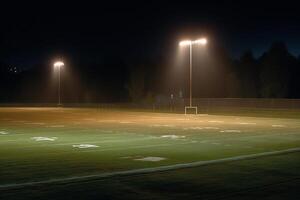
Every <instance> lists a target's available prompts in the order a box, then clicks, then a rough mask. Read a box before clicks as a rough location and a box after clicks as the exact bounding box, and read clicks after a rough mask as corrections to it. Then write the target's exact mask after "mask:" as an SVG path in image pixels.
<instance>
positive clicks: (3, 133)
mask: <svg viewBox="0 0 300 200" xmlns="http://www.w3.org/2000/svg"><path fill="white" fill-rule="evenodd" d="M0 135H8V132H7V131H0Z"/></svg>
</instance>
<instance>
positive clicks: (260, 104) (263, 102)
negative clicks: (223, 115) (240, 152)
mask: <svg viewBox="0 0 300 200" xmlns="http://www.w3.org/2000/svg"><path fill="white" fill-rule="evenodd" d="M188 104H189V99H176V100H172V99H169V100H164V101H163V102H162V101H161V102H155V103H152V104H151V103H139V104H136V103H64V104H63V107H70V108H71V107H78V108H79V107H81V108H98V109H147V110H149V109H151V110H162V111H163V110H166V111H168V110H173V111H181V110H183V109H184V106H185V105H188ZM193 105H194V106H198V107H199V109H200V110H214V109H222V108H224V109H225V108H249V109H251V108H259V109H300V99H263V98H261V99H260V98H195V99H193ZM56 106H57V104H55V103H0V107H56Z"/></svg>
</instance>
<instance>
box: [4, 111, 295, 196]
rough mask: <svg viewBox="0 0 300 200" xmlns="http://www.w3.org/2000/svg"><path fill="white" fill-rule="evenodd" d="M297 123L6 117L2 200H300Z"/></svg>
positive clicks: (105, 114)
mask: <svg viewBox="0 0 300 200" xmlns="http://www.w3.org/2000/svg"><path fill="white" fill-rule="evenodd" d="M295 116H297V115H295V113H293V116H292V117H289V116H288V114H286V113H285V115H284V118H280V116H276V118H275V117H274V118H272V117H262V115H261V113H260V115H259V117H255V113H251V115H250V117H248V116H230V115H228V114H227V115H226V116H225V115H207V114H202V115H197V116H196V115H187V116H185V115H182V114H168V113H163V114H162V113H151V112H133V111H116V110H97V109H79V108H77V109H75V108H0V199H68V198H69V199H71V198H73V199H74V198H77V199H78V198H80V199H183V198H187V199H199V198H203V199H223V198H226V199H241V198H243V199H257V198H262V199H268V198H269V199H288V198H291V199H295V198H297V197H298V198H299V195H300V192H299V191H298V188H299V186H300V170H299V168H300V118H298V117H295ZM299 116H300V115H299Z"/></svg>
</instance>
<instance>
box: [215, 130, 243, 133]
mask: <svg viewBox="0 0 300 200" xmlns="http://www.w3.org/2000/svg"><path fill="white" fill-rule="evenodd" d="M220 132H221V133H240V132H242V131H241V130H224V131H220Z"/></svg>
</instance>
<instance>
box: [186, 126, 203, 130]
mask: <svg viewBox="0 0 300 200" xmlns="http://www.w3.org/2000/svg"><path fill="white" fill-rule="evenodd" d="M202 129H203V128H202V127H185V128H183V130H202Z"/></svg>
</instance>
